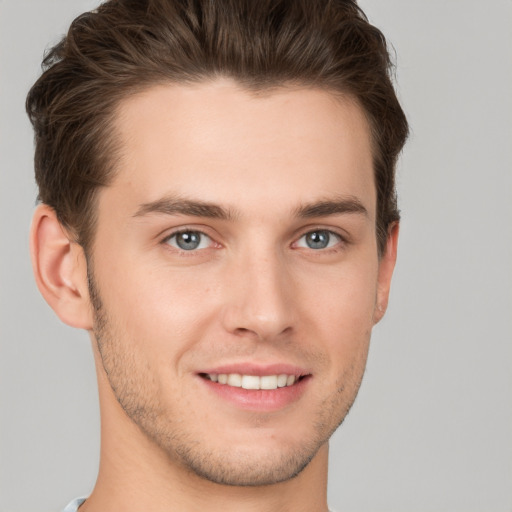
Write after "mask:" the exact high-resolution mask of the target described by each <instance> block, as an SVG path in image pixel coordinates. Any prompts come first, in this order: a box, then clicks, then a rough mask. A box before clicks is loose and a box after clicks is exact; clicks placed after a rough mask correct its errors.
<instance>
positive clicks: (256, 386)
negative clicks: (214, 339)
mask: <svg viewBox="0 0 512 512" xmlns="http://www.w3.org/2000/svg"><path fill="white" fill-rule="evenodd" d="M199 376H200V377H202V378H203V379H206V380H209V381H211V382H215V383H218V384H223V385H226V386H230V387H233V388H243V389H247V390H260V389H264V390H274V389H278V388H286V387H290V386H293V385H295V384H296V383H298V382H300V381H301V380H303V379H305V378H306V377H307V375H294V374H286V373H280V374H276V375H262V376H259V375H243V374H240V373H200V374H199Z"/></svg>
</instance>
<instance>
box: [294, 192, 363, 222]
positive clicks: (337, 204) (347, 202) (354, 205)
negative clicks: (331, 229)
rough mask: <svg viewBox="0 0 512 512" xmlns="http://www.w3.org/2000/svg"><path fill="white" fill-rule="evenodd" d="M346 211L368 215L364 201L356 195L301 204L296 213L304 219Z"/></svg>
mask: <svg viewBox="0 0 512 512" xmlns="http://www.w3.org/2000/svg"><path fill="white" fill-rule="evenodd" d="M345 213H357V214H360V215H364V216H365V217H368V210H367V209H366V208H365V206H364V205H363V203H362V202H361V201H360V200H359V199H358V198H357V197H354V196H348V197H339V198H336V199H329V200H325V201H315V202H314V203H310V204H305V205H301V206H299V207H298V208H297V209H296V210H295V215H296V216H297V217H301V218H304V219H310V218H313V217H327V216H329V215H340V214H345Z"/></svg>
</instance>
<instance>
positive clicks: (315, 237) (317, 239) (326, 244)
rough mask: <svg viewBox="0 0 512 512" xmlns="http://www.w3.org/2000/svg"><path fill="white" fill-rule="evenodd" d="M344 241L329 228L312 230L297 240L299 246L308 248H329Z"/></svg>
mask: <svg viewBox="0 0 512 512" xmlns="http://www.w3.org/2000/svg"><path fill="white" fill-rule="evenodd" d="M341 241H342V238H341V237H340V236H339V235H337V234H336V233H333V232H332V231H329V230H327V229H317V230H315V231H310V232H309V233H306V234H305V235H303V236H301V237H300V238H299V240H298V241H297V247H305V248H307V249H314V250H320V249H329V248H331V247H334V246H336V245H337V244H339V243H340V242H341Z"/></svg>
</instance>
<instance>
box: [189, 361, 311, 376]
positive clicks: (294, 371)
mask: <svg viewBox="0 0 512 512" xmlns="http://www.w3.org/2000/svg"><path fill="white" fill-rule="evenodd" d="M197 373H198V374H202V373H203V374H204V373H209V374H223V373H225V374H230V373H238V374H240V375H255V376H258V377H263V376H265V375H283V374H286V375H295V376H296V377H301V376H303V375H309V374H310V373H311V372H309V371H308V370H307V369H305V368H301V367H299V366H296V365H293V364H288V363H271V364H258V363H251V362H247V363H231V364H222V365H219V366H215V367H210V368H205V369H203V370H200V371H199V372H197Z"/></svg>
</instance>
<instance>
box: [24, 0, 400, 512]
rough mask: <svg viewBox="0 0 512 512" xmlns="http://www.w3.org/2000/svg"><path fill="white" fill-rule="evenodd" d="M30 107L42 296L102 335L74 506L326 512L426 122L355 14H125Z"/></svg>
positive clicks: (77, 41)
mask: <svg viewBox="0 0 512 512" xmlns="http://www.w3.org/2000/svg"><path fill="white" fill-rule="evenodd" d="M44 66H45V72H44V73H43V75H42V77H41V78H40V79H39V80H38V81H37V82H36V84H35V85H34V86H33V88H32V90H31V91H30V93H29V96H28V99H27V110H28V113H29V116H30V118H31V121H32V123H33V125H34V129H35V133H36V156H35V167H36V179H37V182H38V186H39V197H40V199H41V204H40V205H39V207H38V208H37V210H36V212H35V215H34V219H33V226H32V234H31V251H32V259H33V265H34V271H35V277H36V281H37V284H38V287H39V289H40V291H41V293H42V294H43V296H44V297H45V299H46V300H47V302H48V303H49V304H50V306H51V307H52V308H53V309H54V310H55V312H56V313H57V315H58V316H59V317H60V319H61V320H62V321H64V322H65V323H67V324H69V325H72V326H74V327H77V328H81V329H86V330H88V331H89V333H90V337H91V341H92V346H93V351H94V356H95V362H96V368H97V376H98V386H99V395H100V411H101V435H102V444H101V462H100V469H99V475H98V480H97V483H96V486H95V488H94V490H93V492H92V493H91V495H90V496H89V497H88V498H87V500H85V501H84V500H83V499H80V500H75V501H74V502H73V503H72V504H70V505H69V506H68V507H67V508H66V510H67V511H71V510H76V509H77V507H78V506H80V511H81V512H82V511H85V512H95V511H106V510H123V511H126V512H129V511H140V510H151V511H156V512H158V511H164V510H166V511H167V510H180V511H185V512H186V511H194V510H209V511H217V510H222V511H235V510H236V511H240V510H247V511H250V510H258V511H269V512H270V511H288V510H290V511H292V510H293V511H308V512H309V511H322V512H324V511H326V510H327V502H326V482H327V455H328V440H329V437H330V436H331V434H332V433H333V432H334V431H335V429H336V428H337V427H338V426H339V425H340V423H341V422H342V421H343V419H344V417H345V416H346V414H347V412H348V411H349V409H350V407H351V405H352V403H353V401H354V399H355V396H356V394H357V391H358V389H359V385H360V382H361V378H362V375H363V372H364V367H365V362H366V356H367V352H368V346H369V341H370V333H371V330H372V327H373V325H374V324H375V323H377V322H378V321H379V320H380V319H381V318H382V316H383V314H384V312H385V310H386V306H387V299H388V293H389V287H390V281H391V275H392V272H393V268H394V264H395V259H396V247H397V239H398V220H399V216H398V210H397V206H396V196H395V187H394V167H395V163H396V158H397V156H398V154H399V152H400V150H401V148H402V146H403V144H404V142H405V139H406V136H407V122H406V119H405V116H404V114H403V112H402V110H401V108H400V106H399V104H398V101H397V99H396V96H395V93H394V91H393V87H392V84H391V81H390V77H389V70H390V62H389V58H388V53H387V50H386V43H385V39H384V37H383V36H382V34H381V33H380V32H379V31H378V30H377V29H376V28H375V27H373V26H371V25H370V24H369V23H368V22H367V20H366V18H365V17H364V14H363V13H362V12H361V11H360V10H359V9H358V7H357V6H356V5H355V3H354V2H351V1H329V0H307V1H305V0H304V1H297V0H289V1H286V0H272V1H259V2H253V1H252V0H222V1H221V0H217V1H215V2H211V1H209V0H198V1H195V2H192V1H185V0H147V1H138V2H133V1H128V0H124V1H123V0H118V1H114V0H112V1H109V2H106V3H104V4H102V5H101V6H100V7H99V8H98V10H97V11H94V12H91V13H86V14H84V15H82V16H80V17H79V18H77V19H76V20H75V21H74V22H73V24H72V26H71V27H70V30H69V32H68V34H67V36H66V37H65V38H64V39H63V40H62V41H61V43H59V44H58V45H57V46H56V47H55V48H53V49H52V51H51V52H50V53H49V54H48V55H47V57H46V59H45V62H44Z"/></svg>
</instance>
